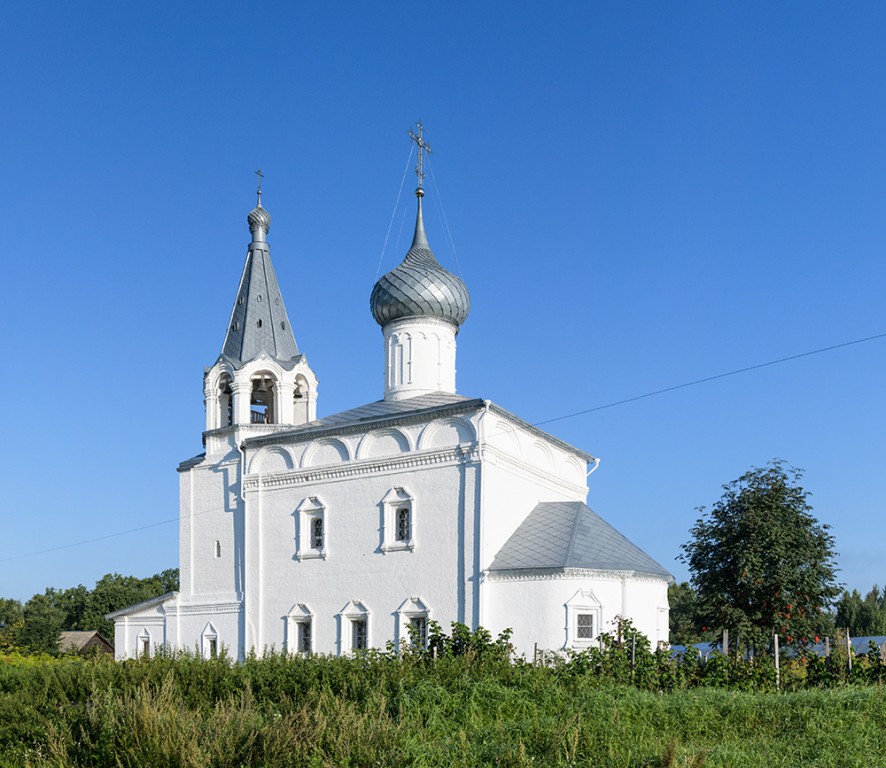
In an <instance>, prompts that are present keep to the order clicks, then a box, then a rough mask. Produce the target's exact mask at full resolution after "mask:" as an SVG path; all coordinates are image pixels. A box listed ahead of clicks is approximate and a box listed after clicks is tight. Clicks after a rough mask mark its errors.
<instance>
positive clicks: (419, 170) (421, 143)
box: [409, 120, 431, 189]
mask: <svg viewBox="0 0 886 768" xmlns="http://www.w3.org/2000/svg"><path fill="white" fill-rule="evenodd" d="M415 125H416V127H417V128H418V135H416V134H415V133H414V132H413V130H412V129H411V128H410V129H409V138H410V139H412V140H413V141H414V142H415V143H416V145H417V146H418V165H417V166H415V175H416V176H418V188H419V189H421V184H422V181H424V178H425V172H424V154H425V152H427V153H428V154H431V145H430V144H428V143H427V142H426V141H425V140H424V135H423V134H424V126H423V125H422V124H421V120H419V121H418V122H417V123H416V124H415Z"/></svg>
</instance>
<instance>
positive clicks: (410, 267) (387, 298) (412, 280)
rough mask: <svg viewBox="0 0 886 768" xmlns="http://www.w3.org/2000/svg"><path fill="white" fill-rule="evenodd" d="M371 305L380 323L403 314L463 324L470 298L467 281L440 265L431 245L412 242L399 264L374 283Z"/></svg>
mask: <svg viewBox="0 0 886 768" xmlns="http://www.w3.org/2000/svg"><path fill="white" fill-rule="evenodd" d="M369 305H370V308H371V310H372V316H373V317H374V318H375V321H376V322H377V323H378V324H379V325H386V324H387V323H390V322H391V321H393V320H399V319H401V318H404V317H436V318H439V319H441V320H447V321H449V322H451V323H453V324H455V325H456V326H460V325H461V324H462V323H463V322H464V321H465V320H466V319H467V316H468V312H469V311H470V308H471V299H470V296H469V295H468V289H467V288H466V287H465V284H464V283H463V282H462V281H461V280H460V279H459V278H458V277H456V276H455V275H453V274H452V273H451V272H449V271H448V270H446V269H444V268H443V267H442V266H440V263H439V262H438V261H437V259H436V258H434V254H433V253H432V252H431V250H430V248H427V247H422V246H421V245H416V244H413V246H412V248H410V249H409V251H408V252H407V254H406V257H405V258H404V259H403V262H402V263H401V264H400V266H398V267H397V268H396V269H393V270H391V271H390V272H388V273H387V274H385V275H382V277H381V278H380V279H379V281H378V282H377V283H376V284H375V287H374V288H373V289H372V296H371V298H370V299H369Z"/></svg>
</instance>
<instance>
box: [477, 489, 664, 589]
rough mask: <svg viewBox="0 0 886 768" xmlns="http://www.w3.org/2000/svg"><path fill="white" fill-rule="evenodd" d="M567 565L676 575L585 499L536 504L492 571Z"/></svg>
mask: <svg viewBox="0 0 886 768" xmlns="http://www.w3.org/2000/svg"><path fill="white" fill-rule="evenodd" d="M561 568H587V569H592V570H605V571H636V572H639V573H647V574H652V575H654V576H661V577H662V578H666V579H668V580H672V579H673V576H671V574H670V573H668V571H666V570H665V569H664V568H663V567H662V566H661V565H659V564H658V563H657V562H656V561H655V560H653V559H652V558H651V557H650V556H649V555H647V554H646V553H645V552H644V551H643V550H642V549H640V548H639V547H638V546H637V545H636V544H633V543H632V542H630V541H628V539H626V538H625V537H624V536H623V535H622V534H620V533H619V532H618V531H617V530H615V528H613V527H612V526H611V525H609V523H607V522H606V521H605V520H603V518H601V517H600V516H599V515H597V513H596V512H594V511H593V510H591V509H590V507H588V506H587V505H586V504H584V503H583V502H580V501H550V502H541V503H539V504H538V505H536V507H535V509H533V510H532V512H530V513H529V516H528V517H527V518H526V519H525V520H524V521H523V522H522V523H521V524H520V526H519V527H518V528H517V530H516V531H514V533H513V535H512V536H511V537H510V538H509V539H508V540H507V541H506V542H505V544H504V546H503V547H502V548H501V549H500V550H499V552H498V554H497V555H496V556H495V559H494V560H493V562H492V565H491V566H490V567H489V570H490V571H509V570H517V569H520V570H525V569H546V570H547V569H561Z"/></svg>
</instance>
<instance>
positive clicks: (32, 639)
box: [17, 595, 65, 655]
mask: <svg viewBox="0 0 886 768" xmlns="http://www.w3.org/2000/svg"><path fill="white" fill-rule="evenodd" d="M24 619H25V620H24V624H23V626H22V627H21V629H20V630H19V631H18V633H17V635H18V636H17V643H18V644H19V645H21V646H22V647H23V648H24V649H26V650H28V651H30V652H31V653H49V654H52V655H55V654H57V653H58V638H59V633H60V632H61V631H62V629H64V621H65V614H64V611H62V610H61V608H59V607H58V606H56V605H54V604H53V602H52V598H51V597H50V596H49V595H34V596H33V597H32V598H31V599H30V600H28V602H27V603H25V610H24Z"/></svg>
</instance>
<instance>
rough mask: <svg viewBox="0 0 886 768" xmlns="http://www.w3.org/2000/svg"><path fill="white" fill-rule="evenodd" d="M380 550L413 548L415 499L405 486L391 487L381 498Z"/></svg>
mask: <svg viewBox="0 0 886 768" xmlns="http://www.w3.org/2000/svg"><path fill="white" fill-rule="evenodd" d="M381 504H382V514H383V522H382V532H383V537H382V550H383V551H385V552H394V551H397V550H413V549H415V500H414V499H413V497H412V494H411V493H410V492H409V491H407V490H406V489H405V488H392V489H391V490H390V491H388V492H387V493H386V494H385V496H384V498H383V499H382V500H381Z"/></svg>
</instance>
